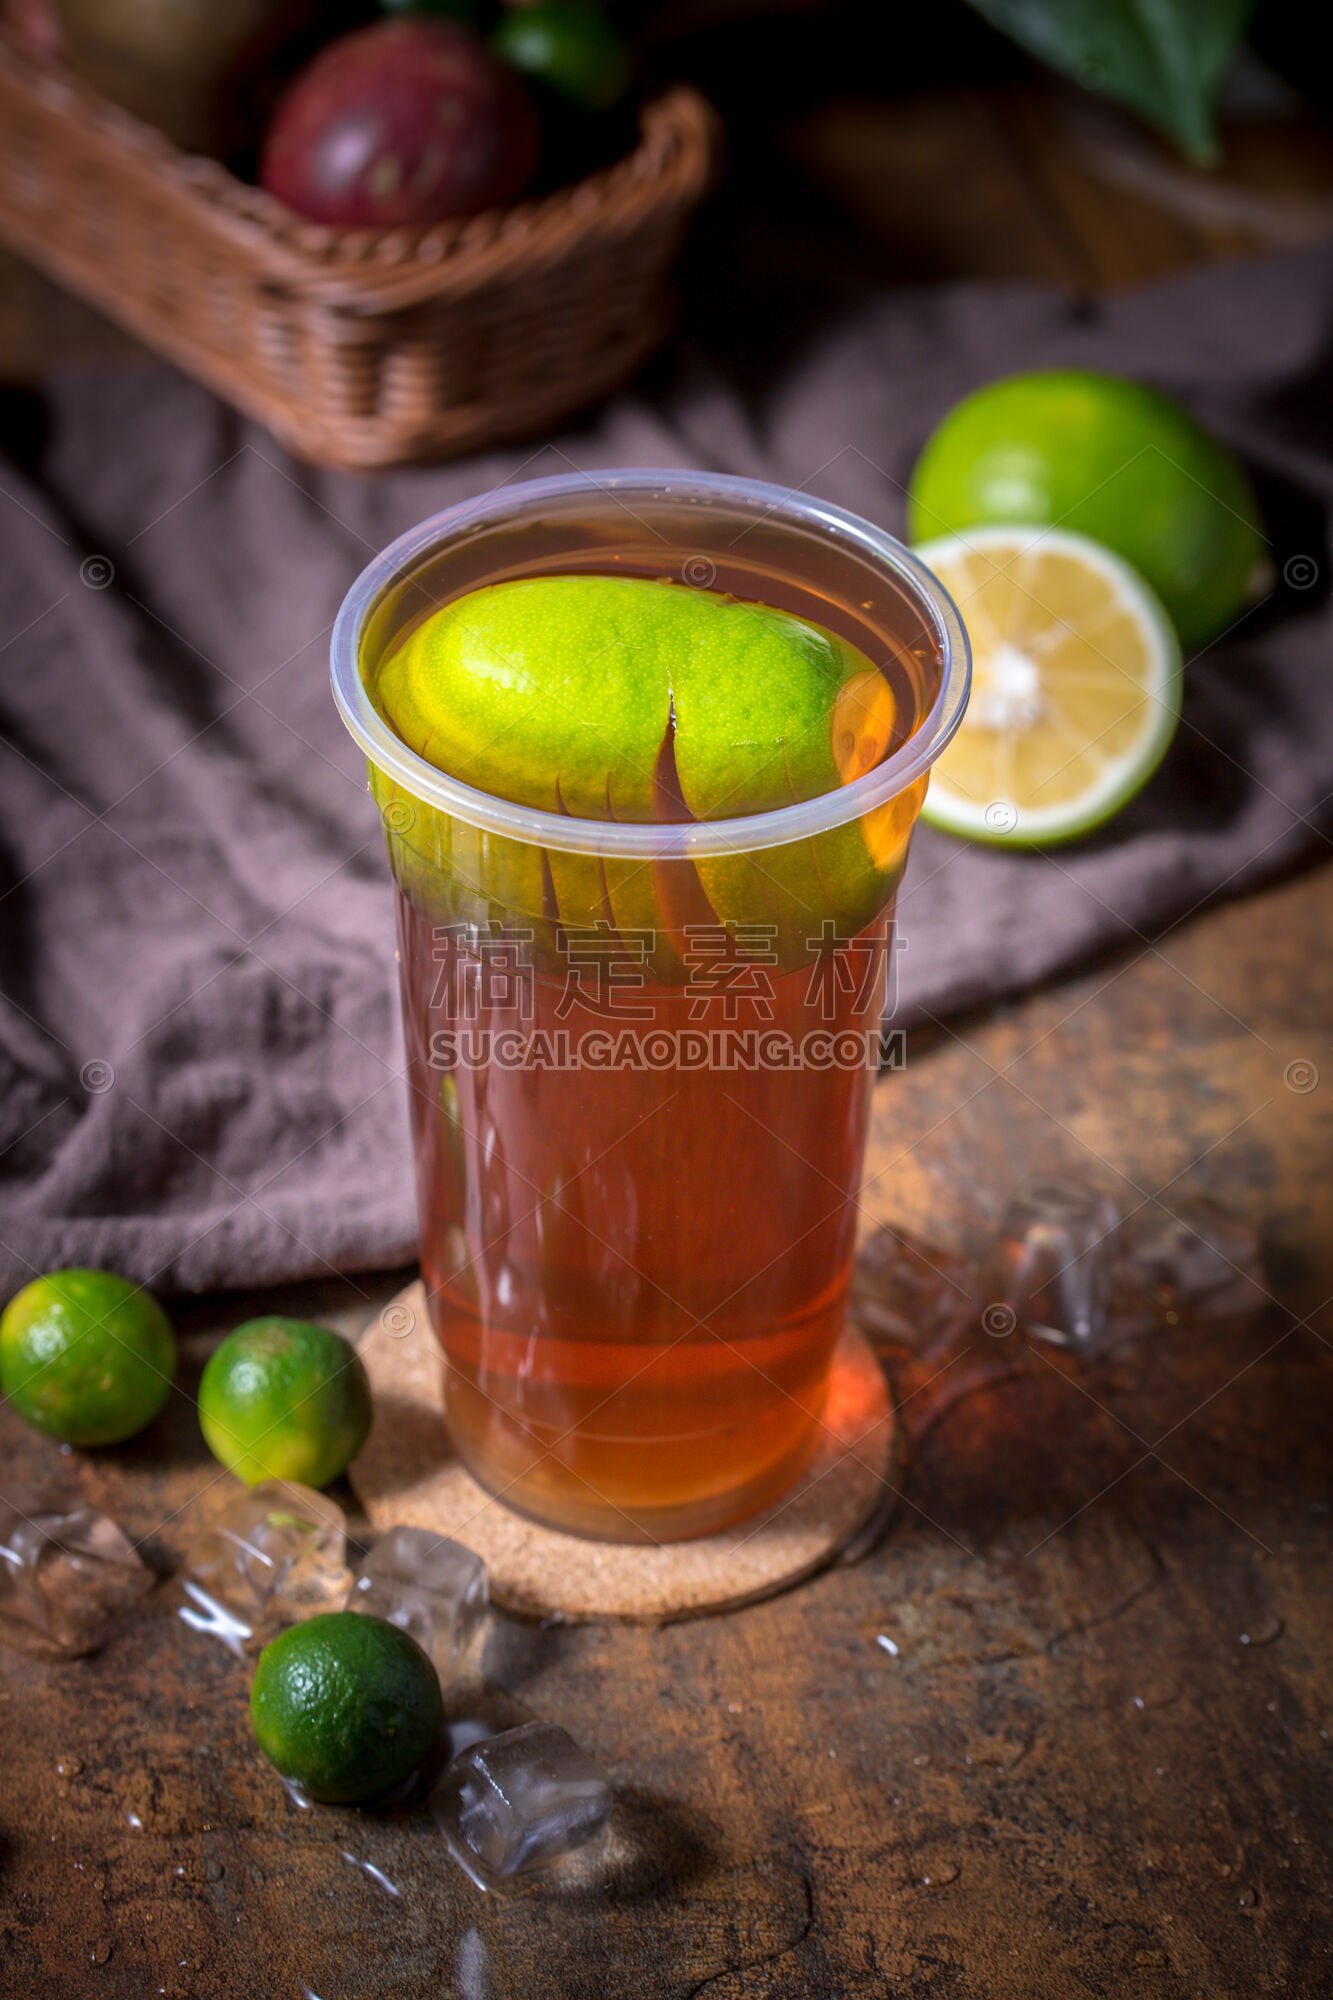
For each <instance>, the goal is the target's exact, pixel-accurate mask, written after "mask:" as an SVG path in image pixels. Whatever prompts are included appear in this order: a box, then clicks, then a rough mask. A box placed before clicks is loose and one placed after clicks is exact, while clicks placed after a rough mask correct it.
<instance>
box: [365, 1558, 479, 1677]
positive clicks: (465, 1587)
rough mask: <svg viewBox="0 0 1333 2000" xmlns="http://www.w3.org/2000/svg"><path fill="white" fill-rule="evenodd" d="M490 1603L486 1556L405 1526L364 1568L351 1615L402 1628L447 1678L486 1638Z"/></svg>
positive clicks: (366, 1561)
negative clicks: (477, 1640) (479, 1638)
mask: <svg viewBox="0 0 1333 2000" xmlns="http://www.w3.org/2000/svg"><path fill="white" fill-rule="evenodd" d="M489 1602H490V1590H489V1587H488V1585H487V1581H486V1565H485V1563H484V1562H483V1561H482V1559H481V1557H480V1556H478V1555H474V1554H473V1552H472V1550H471V1549H466V1548H464V1547H463V1545H462V1543H461V1542H453V1541H450V1540H449V1539H448V1538H447V1537H446V1536H441V1535H436V1534H432V1533H431V1532H430V1530H429V1529H427V1528H409V1527H401V1526H400V1527H396V1528H390V1529H389V1531H388V1533H387V1534H384V1535H381V1536H380V1538H379V1540H378V1541H377V1542H376V1544H375V1546H374V1548H373V1549H372V1550H371V1551H370V1554H369V1555H368V1556H366V1557H364V1558H363V1560H362V1561H361V1563H360V1564H359V1565H358V1568H357V1572H356V1580H355V1582H354V1583H353V1585H352V1594H351V1596H350V1598H349V1599H348V1609H349V1610H352V1611H364V1612H366V1613H368V1614H369V1615H370V1616H371V1617H375V1618H387V1619H388V1621H389V1623H390V1624H391V1625H401V1626H402V1628H403V1630H404V1631H405V1632H410V1633H411V1635H412V1637H413V1638H414V1639H415V1640H416V1641H417V1644H418V1645H419V1646H421V1647H423V1648H424V1650H425V1651H426V1652H427V1653H429V1654H430V1656H431V1658H432V1660H433V1661H434V1662H435V1666H436V1669H437V1671H438V1672H439V1674H440V1676H441V1678H444V1677H445V1676H446V1675H451V1674H452V1673H453V1672H454V1671H455V1670H456V1669H457V1667H458V1664H459V1662H460V1660H461V1659H462V1657H463V1655H464V1654H465V1653H466V1652H467V1651H468V1648H469V1647H470V1646H471V1645H472V1643H473V1641H474V1639H475V1638H476V1637H477V1634H478V1633H479V1632H480V1630H481V1627H482V1624H483V1622H484V1620H485V1617H486V1610H487V1606H488V1604H489Z"/></svg>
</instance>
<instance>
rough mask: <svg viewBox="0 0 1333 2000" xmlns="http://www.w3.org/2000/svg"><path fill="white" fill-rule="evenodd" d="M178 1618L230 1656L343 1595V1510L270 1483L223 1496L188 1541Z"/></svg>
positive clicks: (330, 1606) (309, 1493)
mask: <svg viewBox="0 0 1333 2000" xmlns="http://www.w3.org/2000/svg"><path fill="white" fill-rule="evenodd" d="M183 1568H184V1571H185V1574H184V1578H183V1587H184V1590H185V1594H186V1597H187V1598H188V1599H189V1600H190V1601H189V1604H188V1605H187V1606H186V1607H184V1608H183V1609H182V1611H181V1617H182V1618H183V1619H184V1620H185V1622H186V1623H187V1624H188V1625H191V1626H193V1627H194V1629H195V1630H197V1631H204V1632H209V1633H211V1634H212V1635H213V1636H215V1637H217V1638H220V1639H221V1640H222V1641H223V1643H224V1644H226V1645H228V1646H229V1647H230V1648H231V1650H232V1651H233V1652H240V1651H241V1650H243V1649H244V1647H245V1646H246V1645H247V1644H249V1643H251V1642H253V1641H255V1640H257V1639H259V1638H260V1637H261V1635H263V1634H265V1633H267V1632H268V1631H269V1630H270V1629H272V1628H274V1627H276V1626H278V1625H290V1624H294V1623H295V1622H296V1621H297V1620H298V1619H301V1618H312V1617H314V1615H315V1613H316V1612H319V1611H332V1610H334V1609H336V1608H337V1606H338V1605H340V1604H341V1603H342V1602H343V1600H344V1598H345V1597H346V1595H347V1585H348V1572H347V1537H346V1528H345V1524H344V1520H343V1510H342V1508H341V1507H340V1506H339V1505H338V1503H337V1501H336V1500H330V1499H329V1497H328V1495H327V1494H326V1493H317V1492H315V1490H314V1489H313V1487H309V1486H295V1485H293V1484H291V1483H290V1482H289V1481H287V1480H283V1479H269V1480H265V1481H264V1483H263V1484H262V1485H260V1486H248V1487H243V1488H242V1489H241V1490H240V1491H239V1492H235V1493H233V1494H231V1495H230V1497H229V1498H228V1500H227V1502H226V1504H225V1505H224V1506H223V1508H222V1509H221V1510H220V1512H218V1513H216V1514H214V1515H213V1516H212V1517H211V1518H210V1519H209V1520H207V1521H206V1522H204V1523H203V1524H202V1525H201V1527H200V1528H199V1530H198V1531H197V1533H196V1534H195V1536H194V1537H193V1538H192V1540H191V1541H190V1543H189V1545H188V1547H187V1549H186V1553H185V1561H184V1565H183Z"/></svg>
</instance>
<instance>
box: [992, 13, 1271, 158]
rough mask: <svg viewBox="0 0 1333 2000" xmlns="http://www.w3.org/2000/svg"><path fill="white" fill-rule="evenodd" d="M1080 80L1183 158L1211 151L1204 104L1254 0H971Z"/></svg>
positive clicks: (1212, 131)
mask: <svg viewBox="0 0 1333 2000" xmlns="http://www.w3.org/2000/svg"><path fill="white" fill-rule="evenodd" d="M971 4H972V6H973V7H975V8H976V10H977V12H978V13H979V14H982V15H984V16H985V18H986V20H988V21H989V22H990V24H991V26H992V27H995V28H998V29H999V30H1000V31H1001V33H1002V34H1006V35H1008V36H1009V37H1010V38H1011V39H1012V40H1013V41H1015V42H1018V43H1020V44H1021V46H1022V47H1023V48H1025V49H1027V50H1028V51H1029V52H1030V53H1031V54H1032V55H1034V56H1037V57H1038V58H1039V59H1040V60H1041V61H1042V62H1044V63H1049V64H1050V66H1051V68H1052V69H1058V70H1060V71H1061V72H1062V73H1063V74H1064V75H1065V76H1070V77H1073V79H1074V81H1075V82H1076V83H1081V84H1082V85H1083V86H1084V88H1085V89H1087V90H1094V91H1097V92H1098V93H1099V94H1100V95H1101V96H1103V97H1110V98H1114V99H1115V100H1116V102H1117V103H1119V104H1127V105H1129V107H1130V108H1131V110H1134V111H1137V112H1138V113H1139V114H1140V116H1141V117H1143V118H1146V119H1147V120H1148V122H1149V124H1151V125H1156V126H1157V127H1158V128H1159V129H1160V130H1161V131H1163V132H1166V133H1167V134H1168V135H1169V136H1170V137H1171V138H1173V139H1174V140H1175V141H1176V142H1177V144H1178V145H1179V146H1180V147H1181V148H1182V150H1183V151H1184V152H1186V153H1187V154H1188V155H1189V157H1190V158H1191V159H1192V160H1197V161H1200V162H1206V161H1209V160H1214V159H1216V157H1217V132H1216V128H1215V126H1214V122H1213V107H1214V103H1215V100H1216V97H1217V92H1218V88H1219V86H1220V84H1221V82H1222V78H1223V77H1224V76H1225V74H1226V71H1227V68H1228V65H1229V64H1230V62H1231V58H1232V56H1233V55H1234V54H1235V51H1236V47H1237V44H1238V43H1239V41H1240V38H1241V36H1242V34H1243V33H1244V31H1245V27H1246V24H1247V22H1248V20H1249V17H1250V13H1251V11H1252V8H1253V4H1254V0H971Z"/></svg>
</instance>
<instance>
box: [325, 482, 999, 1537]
mask: <svg viewBox="0 0 1333 2000" xmlns="http://www.w3.org/2000/svg"><path fill="white" fill-rule="evenodd" d="M571 575H585V576H586V575H596V576H616V577H623V576H634V577H645V578H648V577H651V578H660V579H664V580H671V581H674V582H675V583H676V584H677V585H678V586H680V585H682V584H686V585H693V586H694V587H695V588H696V589H706V590H709V591H712V592H717V593H725V594H727V595H728V596H729V597H731V598H735V599H739V600H741V601H743V602H745V603H749V604H758V605H767V606H772V607H774V608H776V609H779V610H782V611H785V612H788V613H794V614H795V615H796V616H797V617H799V618H802V619H805V620H809V621H810V622H811V623H813V624H815V625H817V626H819V627H821V628H823V629H824V630H825V631H826V632H829V633H833V634H835V635H837V638H838V640H839V641H840V642H841V643H843V644H845V646H846V647H847V648H848V650H849V655H850V656H851V657H856V656H864V659H863V661H862V662H861V664H862V665H863V666H864V667H865V668H866V669H867V670H868V672H867V675H864V676H862V677H861V680H860V681H859V683H858V685H859V686H860V687H861V689H862V698H864V688H865V683H866V680H867V678H868V680H869V681H872V682H874V683H875V687H876V690H877V691H878V690H879V689H880V687H881V684H882V689H883V691H884V701H883V704H882V712H883V714H884V715H886V716H888V717H890V718H891V721H890V723H889V724H887V725H886V727H885V729H884V732H883V740H882V742H880V741H878V740H877V745H876V747H877V752H879V753H882V754H880V755H879V760H878V762H877V764H876V765H875V767H874V768H872V769H870V770H868V771H859V770H857V771H852V772H851V773H850V774H849V776H848V778H847V781H846V783H845V785H844V786H843V787H842V788H841V790H840V791H839V792H838V793H837V794H836V795H835V796H832V797H824V798H815V799H811V800H808V801H805V802H804V803H800V804H795V805H792V806H788V807H785V808H782V809H768V810H765V811H763V812H761V813H750V814H745V815H739V816H736V817H734V818H731V819H727V818H724V817H720V818H718V819H717V820H715V821H710V822H707V823H700V822H698V821H697V820H690V819H688V818H687V817H686V811H685V806H684V803H683V795H682V790H681V786H680V784H679V783H678V782H677V780H676V777H675V774H674V772H673V770H672V769H671V759H670V755H669V751H670V744H669V741H668V742H667V744H666V746H665V749H664V755H663V758H662V760H661V761H660V763H659V768H658V769H657V771H656V772H655V775H654V790H653V800H652V811H653V814H654V822H653V823H652V824H647V823H635V824H630V823H625V822H621V821H618V820H616V819H615V818H614V816H613V815H612V814H611V813H610V812H609V811H608V813H607V815H606V817H604V818H603V819H601V820H600V821H598V822H596V823H593V822H590V821H588V820H586V819H583V818H579V817H577V816H575V815H572V814H570V813H569V812H567V811H566V812H565V813H563V814H559V813H556V814H552V813H548V812H543V811H535V810H532V809H530V808H524V807H522V806H519V805H515V804H514V803H512V802H510V801H507V800H505V799H502V798H498V797H495V796H493V795H490V794H481V793H479V792H476V791H474V790H471V789H470V788H469V787H468V786H466V785H465V784H462V783H460V782H459V781H458V780H457V778H456V776H453V775H451V774H449V773H447V772H446V773H445V774H443V775H441V774H439V773H433V772H431V771H430V770H428V769H427V768H426V767H424V766H423V764H422V760H421V759H420V758H418V757H416V756H415V755H414V753H413V752H412V751H411V750H409V749H408V748H407V746H406V745H405V744H404V743H402V742H399V743H397V744H395V743H394V742H393V740H392V732H390V731H388V730H386V729H385V726H384V722H383V718H382V717H381V716H376V715H375V714H374V713H373V710H374V703H373V700H372V702H371V703H370V705H369V712H368V711H367V705H366V703H365V701H364V692H365V690H367V689H370V690H372V691H373V689H374V687H375V684H376V677H377V672H378V671H379V670H380V669H381V667H382V665H383V663H384V662H385V661H386V660H389V659H391V658H392V657H393V654H394V649H395V647H396V646H398V645H399V644H401V643H402V641H403V637H404V635H405V634H406V635H409V636H410V635H411V633H412V632H413V631H414V630H415V629H416V628H417V627H419V625H420V624H421V622H422V620H423V619H424V618H427V617H429V616H430V615H431V613H432V611H433V610H434V609H435V608H436V607H438V606H439V605H441V604H444V603H450V602H453V601H454V600H457V599H458V598H460V597H461V596H463V595H464V594H465V593H467V592H470V591H474V590H476V589H477V588H478V587H479V586H480V585H483V584H487V583H492V582H500V581H505V580H510V579H515V578H523V577H532V576H571ZM359 589H360V592H361V596H360V600H359V601H357V593H353V599H352V600H349V610H348V611H345V613H344V621H343V625H344V631H343V639H342V646H343V655H344V657H343V660H342V665H343V667H344V668H345V666H346V658H345V655H346V653H347V649H348V648H349V647H351V648H352V659H353V662H354V664H355V667H356V670H357V683H356V687H355V688H354V687H352V685H351V683H350V680H349V679H348V678H347V677H346V675H345V673H344V675H343V678H342V679H340V678H339V674H340V654H339V650H338V642H337V641H335V685H336V686H337V687H338V692H339V699H340V701H341V703H342V705H343V709H344V714H345V715H346V716H347V717H348V720H349V722H350V723H351V724H352V726H353V731H354V733H355V734H356V735H357V736H358V738H359V739H360V740H361V741H362V743H363V746H364V747H365V748H366V749H367V751H368V753H369V756H370V762H371V775H372V786H373V789H374V790H375V793H376V796H377V798H378V800H379V802H380V805H381V811H382V815H383V818H384V822H385V825H386V829H387V831H388V834H389V843H390V852H391V857H392V860H393V865H394V872H395V876H396V880H397V893H398V910H399V936H400V951H401V970H402V985H403V1002H404V1021H405V1029H406V1038H407V1057H408V1066H409V1080H410V1091H411V1104H412V1120H413V1130H414V1138H415V1144H416V1153H417V1173H418V1189H419V1199H420V1222H421V1254H422V1269H423V1274H424V1277H425V1281H426V1286H427V1292H428V1296H429V1300H430V1309H431V1316H432V1321H433V1324H434V1327H435V1330H436V1333H437V1335H438V1337H439V1340H440V1344H441V1348H442V1351H443V1355H444V1363H445V1370H446V1403H447V1421H448V1427H449V1435H450V1440H451V1442H452V1445H453V1447H454V1449H455V1450H456V1451H457V1452H458V1453H459V1455H460V1456H461V1457H462V1458H463V1460H464V1461H465V1463H466V1464H467V1465H468V1466H469V1468H470V1469H471V1470H472V1471H473V1472H474V1473H475V1474H476V1476H477V1477H478V1478H479V1479H480V1480H481V1482H482V1483H483V1484H484V1485H485V1486H487V1487H488V1488H489V1489H490V1490H491V1491H493V1492H494V1493H495V1494H497V1495H498V1496H499V1497H500V1498H502V1499H503V1500H505V1501H506V1502H507V1503H508V1504H510V1505H512V1506H515V1507H517V1508H519V1509H521V1510H523V1511H525V1512H528V1513H530V1514H533V1515H535V1516H536V1517H537V1518H539V1519H541V1520H544V1521H547V1522H550V1523H552V1524H555V1525H558V1526H561V1527H564V1528H567V1529H571V1530H573V1531H576V1532H582V1533H587V1534H593V1535H598V1536H603V1537H606V1538H609V1539H617V1540H668V1539H672V1538H680V1537H684V1536H694V1535H699V1534H704V1533H708V1532H711V1531H713V1530H716V1529H718V1528H721V1527H723V1526H726V1525H728V1524H729V1523H731V1522H734V1521H737V1520H740V1519H743V1518H745V1517H747V1516H750V1515H753V1514H756V1513H757V1512H758V1511H760V1510H761V1509H763V1508H764V1507H766V1506H768V1505H770V1504H771V1503H773V1502H775V1501H776V1500H778V1499H779V1498H780V1497H781V1495H782V1494H783V1493H785V1492H786V1491H787V1490H788V1489H789V1488H790V1487H791V1485H792V1484H793V1482H794V1481H795V1479H796V1478H797V1477H798V1476H799V1474H800V1472H801V1470H802V1469H803V1467H804V1466H805V1465H806V1464H807V1463H808V1461H809V1459H810V1457H811V1455H812V1453H813V1452H814V1451H815V1449H816V1447H817V1445H818V1443H819V1440H820V1437H821V1435H822V1430H821V1411H822V1407H823V1402H824V1397H825V1392H826V1388H827V1382H828V1373H829V1363H830V1358H831V1355H832V1353H833V1350H834V1347H835V1345H836V1343H837V1339H838V1335H839V1331H840V1327H841V1321H842V1313H843V1304H844V1298H845V1292H846V1286H847V1279H848V1273H849V1267H850V1261H851V1255H852V1248H853V1243H854V1238H855V1229H856V1215H857V1208H856V1190H857V1186H858V1182H859V1177H860V1171H861V1159H862V1153H863V1148H864V1142H865V1133H866V1124H867V1118H868V1112H869V1093H870V1088H871V1084H872V1081H873V1078H874V1073H875V1058H876V1054H877V1050H878V1046H879V1029H880V1021H881V1013H882V1008H883V1003H884V994H885V972H886V964H887V958H888V940H889V937H890V932H891V925H892V914H893V899H894V894H895V892H896V887H897V883H898V880H899V878H900V876H901V872H902V866H903V862H904V860H905V857H906V851H907V842H908V838H909V836H910V833H911V828H912V825H913V823H914V821H915V817H916V814H917V811H918V810H919V806H920V801H921V797H922V796H923V794H924V789H925V773H926V769H927V767H928V763H929V760H930V757H931V756H933V755H934V754H937V752H938V749H939V748H940V747H942V743H943V741H944V740H946V739H947V734H948V733H950V732H951V727H952V721H951V718H953V717H955V716H956V715H957V714H959V713H961V707H962V699H963V695H964V692H965V679H966V665H965V654H964V653H963V649H962V645H961V637H960V634H959V632H958V628H957V624H956V617H955V615H954V614H953V613H952V610H951V607H949V606H948V604H947V600H943V599H942V598H937V597H936V596H935V595H934V594H933V593H932V591H931V589H930V585H929V580H928V579H926V578H925V577H924V574H923V573H920V572H918V571H917V570H916V569H915V567H914V566H913V565H912V564H911V562H910V559H909V558H907V557H906V556H905V554H903V553H902V552H899V551H897V549H896V545H894V544H892V543H890V542H889V541H888V540H887V538H886V537H882V536H879V535H878V534H876V532H875V531H874V530H871V529H868V528H866V527H865V526H864V524H862V523H857V522H854V521H853V520H852V518H851V517H845V516H839V515H837V514H836V513H834V512H833V510H828V509H824V508H822V507H820V506H818V504H817V503H808V502H800V503H797V502H795V501H793V500H792V499H791V498H790V496H785V495H781V494H778V493H776V492H771V493H770V491H769V490H768V489H763V488H758V487H754V486H752V485H749V484H748V483H746V482H739V481H726V480H719V479H712V478H705V477H703V476H700V475H688V476H686V475H665V474H625V475H607V477H606V480H605V481H602V482H597V481H591V480H587V479H583V478H577V479H575V478H571V479H569V480H558V481H542V482H538V483H536V484H534V485H533V486H532V487H528V488H524V487H518V488H514V489H510V490H509V491H508V492H505V493H501V494H497V495H493V496H490V498H489V499H488V501H486V502H485V503H482V504H481V506H480V507H479V509H478V510H476V511H474V512H472V513H469V512H468V511H467V510H459V513H458V514H456V515H455V516H453V517H450V516H446V517H443V520H442V522H441V523H439V524H428V528H427V529H426V530H424V531H419V532H418V535H417V537H415V538H408V541H407V542H406V543H405V544H404V545H402V546H401V547H400V549H399V550H398V551H390V552H388V555H387V556H386V557H385V558H383V559H382V560H381V565H380V566H378V574H377V573H375V572H372V573H370V575H369V577H368V579H363V584H362V586H360V587H359ZM349 621H350V629H349ZM590 642H591V641H590ZM851 649H855V652H854V654H852V653H851ZM358 695H360V696H361V699H360V700H358ZM876 700H877V701H878V693H877V695H876ZM877 712H879V709H878V707H877ZM669 734H670V732H668V737H669ZM850 740H851V739H850V737H849V738H848V741H849V742H850ZM840 768H841V766H840Z"/></svg>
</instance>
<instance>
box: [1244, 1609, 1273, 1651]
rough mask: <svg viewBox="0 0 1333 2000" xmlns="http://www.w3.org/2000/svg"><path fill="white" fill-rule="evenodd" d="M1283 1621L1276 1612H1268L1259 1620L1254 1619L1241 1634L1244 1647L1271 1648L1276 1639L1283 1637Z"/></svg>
mask: <svg viewBox="0 0 1333 2000" xmlns="http://www.w3.org/2000/svg"><path fill="white" fill-rule="evenodd" d="M1282 1629H1283V1628H1282V1620H1281V1619H1280V1618H1279V1617H1278V1615H1277V1613H1276V1612H1275V1611H1266V1612H1264V1613H1263V1614H1262V1616H1260V1617H1258V1618H1252V1619H1251V1620H1250V1623H1249V1625H1248V1626H1247V1628H1246V1629H1245V1631H1243V1632H1242V1633H1240V1634H1239V1635H1238V1636H1239V1639H1240V1643H1241V1645H1242V1646H1271V1645H1272V1643H1273V1641H1274V1640H1275V1639H1280V1638H1281V1637H1282Z"/></svg>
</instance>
